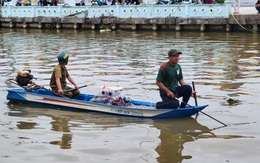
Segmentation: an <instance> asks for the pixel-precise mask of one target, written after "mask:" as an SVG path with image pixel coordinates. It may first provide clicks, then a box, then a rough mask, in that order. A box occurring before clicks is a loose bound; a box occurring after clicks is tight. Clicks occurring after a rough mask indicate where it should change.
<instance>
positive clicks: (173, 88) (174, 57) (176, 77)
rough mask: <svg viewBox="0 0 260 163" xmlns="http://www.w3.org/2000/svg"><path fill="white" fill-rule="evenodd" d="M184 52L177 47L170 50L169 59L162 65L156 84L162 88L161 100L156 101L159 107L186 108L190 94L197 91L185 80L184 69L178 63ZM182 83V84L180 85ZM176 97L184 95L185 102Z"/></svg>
mask: <svg viewBox="0 0 260 163" xmlns="http://www.w3.org/2000/svg"><path fill="white" fill-rule="evenodd" d="M180 54H182V53H181V52H179V51H177V50H176V49H172V50H170V51H169V52H168V59H169V61H168V62H166V63H164V64H163V65H161V67H160V69H159V72H158V74H157V78H156V85H157V86H158V87H159V89H160V96H161V98H162V101H161V102H157V103H156V108H157V109H163V108H174V109H177V108H178V107H179V106H180V108H184V107H185V106H186V104H187V103H188V101H189V99H190V96H193V94H194V93H195V92H193V91H192V88H191V86H190V85H186V83H185V81H184V80H183V75H182V69H181V66H180V65H179V64H178V62H179V59H180V58H179V56H180ZM179 84H180V85H179ZM175 97H176V98H179V97H183V99H182V101H183V103H181V105H180V103H179V101H178V100H177V99H175Z"/></svg>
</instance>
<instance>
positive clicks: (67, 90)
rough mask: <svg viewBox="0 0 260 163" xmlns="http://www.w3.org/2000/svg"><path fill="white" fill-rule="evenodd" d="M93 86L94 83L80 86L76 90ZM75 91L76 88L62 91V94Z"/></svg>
mask: <svg viewBox="0 0 260 163" xmlns="http://www.w3.org/2000/svg"><path fill="white" fill-rule="evenodd" d="M94 84H95V83H91V84H86V85H82V86H80V87H78V89H80V88H84V87H87V86H90V85H94ZM75 90H76V88H72V89H68V90H64V91H63V93H66V92H70V91H75Z"/></svg>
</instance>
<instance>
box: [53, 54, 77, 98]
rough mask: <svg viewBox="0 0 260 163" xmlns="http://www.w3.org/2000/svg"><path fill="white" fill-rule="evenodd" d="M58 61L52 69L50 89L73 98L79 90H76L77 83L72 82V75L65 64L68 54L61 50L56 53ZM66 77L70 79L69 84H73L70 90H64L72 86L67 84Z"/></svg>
mask: <svg viewBox="0 0 260 163" xmlns="http://www.w3.org/2000/svg"><path fill="white" fill-rule="evenodd" d="M58 61H59V64H58V65H56V66H55V67H54V69H53V72H52V76H51V80H50V87H51V88H52V91H54V92H56V93H58V94H60V95H63V96H66V97H69V98H75V97H77V96H78V95H79V94H80V92H79V90H78V88H79V87H78V85H77V84H76V83H75V82H74V80H73V79H72V77H71V76H70V75H69V73H68V71H67V68H66V65H67V64H68V61H69V54H67V53H65V52H61V53H59V55H58ZM66 79H68V80H69V81H70V83H71V84H73V85H74V86H75V89H74V90H72V91H66V92H64V91H65V90H71V89H72V88H70V87H68V86H67V82H66Z"/></svg>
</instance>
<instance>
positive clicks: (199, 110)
mask: <svg viewBox="0 0 260 163" xmlns="http://www.w3.org/2000/svg"><path fill="white" fill-rule="evenodd" d="M175 99H176V100H178V101H180V102H182V103H184V104H186V105H188V106H190V107H192V108H193V109H195V110H197V111H199V112H201V113H202V114H204V115H206V116H208V117H210V118H211V119H214V120H215V121H217V122H219V123H221V124H222V125H224V126H227V125H226V124H225V123H223V122H221V121H219V120H217V119H216V118H213V117H212V116H210V115H208V114H206V113H204V112H203V111H201V110H199V109H197V108H195V107H194V106H191V105H190V104H188V103H186V102H183V101H182V100H180V99H178V98H177V97H175Z"/></svg>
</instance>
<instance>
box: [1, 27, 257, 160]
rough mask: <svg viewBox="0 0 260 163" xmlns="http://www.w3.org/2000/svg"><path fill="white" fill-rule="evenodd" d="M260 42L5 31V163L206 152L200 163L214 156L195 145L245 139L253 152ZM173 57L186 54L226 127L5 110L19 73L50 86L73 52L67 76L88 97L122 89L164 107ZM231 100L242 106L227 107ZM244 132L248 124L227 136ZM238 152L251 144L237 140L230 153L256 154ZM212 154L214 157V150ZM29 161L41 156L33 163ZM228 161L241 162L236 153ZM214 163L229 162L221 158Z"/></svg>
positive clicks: (201, 91) (223, 36)
mask: <svg viewBox="0 0 260 163" xmlns="http://www.w3.org/2000/svg"><path fill="white" fill-rule="evenodd" d="M259 42H260V38H259V36H258V35H252V34H251V33H236V34H233V33H220V34H219V33H197V32H196V33H194V32H185V33H182V32H169V31H168V32H155V31H147V32H145V31H142V32H140V31H133V32H129V31H121V32H107V33H100V32H98V31H83V30H82V31H80V30H78V31H76V30H75V31H74V30H38V29H30V30H28V29H1V31H0V66H1V69H0V92H1V93H2V94H3V96H2V97H1V96H0V98H1V101H3V102H2V103H0V108H1V111H0V113H1V114H0V131H1V133H3V134H1V137H0V141H1V145H3V150H2V151H4V152H3V153H2V154H1V156H0V157H1V159H6V161H8V162H15V161H18V160H19V161H20V162H28V161H38V160H37V159H36V158H41V159H42V161H44V162H48V161H52V162H53V161H55V162H64V161H74V162H86V160H88V161H90V162H104V161H105V162H118V160H120V161H119V162H138V163H139V162H160V163H164V162H165V163H168V162H173V163H174V162H184V161H185V160H191V161H193V159H194V157H197V156H200V154H201V153H206V156H205V155H204V157H203V158H199V160H200V161H201V159H204V158H207V157H210V156H211V154H210V153H209V154H208V155H207V153H208V150H205V151H203V152H200V151H196V150H192V152H190V153H188V154H187V151H189V150H190V148H187V146H188V147H189V146H191V149H198V148H199V147H201V146H196V145H197V143H198V144H199V145H201V144H203V143H205V142H210V143H215V142H217V140H216V139H213V140H214V141H213V140H212V139H211V138H218V139H224V140H229V139H232V140H234V138H243V139H245V140H247V141H248V140H249V139H250V141H249V143H251V144H255V141H257V140H258V139H257V136H256V135H259V131H260V130H259V126H257V125H256V124H258V123H260V122H259V118H258V115H259V104H260V103H259V96H260V94H259V92H260V88H259V84H260V81H259V77H260V76H259V62H260V56H259ZM170 48H177V49H179V50H180V51H182V52H183V54H182V55H181V60H180V64H181V65H182V68H183V72H184V78H185V80H186V82H187V83H188V84H190V83H191V81H192V80H194V81H195V83H196V90H197V91H198V103H199V104H209V107H208V108H207V109H206V110H205V112H207V113H208V114H210V115H211V116H213V117H215V118H217V119H219V120H220V121H223V122H224V123H225V124H228V127H227V128H217V127H218V126H217V125H219V124H217V123H216V122H215V121H213V120H212V119H210V118H208V117H205V116H203V115H200V116H199V117H198V119H197V120H195V119H194V118H187V119H177V120H170V119H167V120H152V119H138V118H128V117H118V116H110V115H103V114H99V113H79V112H67V111H59V110H49V109H45V108H36V107H34V106H28V105H20V104H8V105H7V101H6V99H5V96H6V88H12V87H15V86H14V85H12V84H10V83H7V82H5V81H6V79H9V78H13V77H14V76H16V70H18V69H24V68H26V69H31V70H32V74H33V75H34V77H36V78H37V80H36V81H35V82H36V83H37V84H39V85H44V86H45V87H48V84H49V79H50V75H51V72H52V69H53V67H54V66H55V65H56V64H57V59H56V56H57V54H58V52H59V51H60V50H65V51H67V52H69V53H71V57H70V61H69V64H68V66H67V67H68V69H69V72H70V75H71V76H73V78H74V79H75V80H76V82H77V83H78V85H79V86H80V85H85V84H89V83H93V82H94V83H96V84H95V85H91V86H89V87H86V88H82V89H81V91H82V92H86V93H90V94H97V93H99V91H100V87H101V86H102V85H103V84H105V85H120V86H122V87H124V91H123V93H124V95H126V96H129V97H131V98H132V99H138V100H146V101H152V102H156V101H158V100H160V97H159V94H158V90H157V86H156V85H155V78H156V74H157V71H158V68H159V66H160V65H161V64H162V63H163V62H165V61H167V58H166V54H167V51H168V50H169V49H170ZM229 99H232V100H234V101H239V102H238V103H236V105H230V104H229V103H228V102H227V100H229ZM189 103H190V104H191V105H193V103H194V102H193V100H190V102H189ZM238 123H240V124H243V125H233V126H232V125H231V126H232V127H229V125H230V124H238ZM202 124H203V125H202ZM252 139H253V140H252ZM204 140H207V141H204ZM254 140H255V141H254ZM258 141H259V140H258ZM2 142H3V143H2ZM200 143H201V144H200ZM210 143H209V144H210ZM220 143H222V145H223V144H225V143H226V142H224V143H223V142H220ZM238 144H239V145H241V144H248V143H240V142H237V141H234V144H232V145H233V146H232V147H234V148H232V149H230V150H232V151H236V150H237V149H240V150H239V151H240V152H244V153H249V152H247V151H243V150H244V149H247V148H243V147H242V148H241V147H237V145H238ZM14 147H15V148H14ZM195 147H196V148H195ZM205 148H209V149H211V148H210V145H206V146H205ZM214 149H216V151H214V154H216V153H221V152H223V148H222V146H221V145H219V148H217V147H216V148H214ZM250 149H253V150H254V146H253V145H252V146H250ZM21 151H22V152H21ZM64 151H66V152H64ZM185 151H186V152H185ZM255 151H256V150H255ZM17 153H18V154H17ZM32 153H33V154H34V155H35V156H37V157H34V158H31V155H32ZM184 153H185V154H184ZM250 154H251V155H250ZM250 154H249V156H251V157H254V154H253V153H251V152H250ZM229 158H231V159H229V160H231V161H232V160H237V157H236V156H234V155H231V154H230V155H229ZM216 159H217V158H215V159H214V160H216ZM209 160H210V161H212V159H209ZM217 160H218V162H221V161H222V162H223V160H221V157H219V158H218V159H217ZM207 161H208V160H207ZM234 162H236V161H234ZM256 162H257V161H256Z"/></svg>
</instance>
